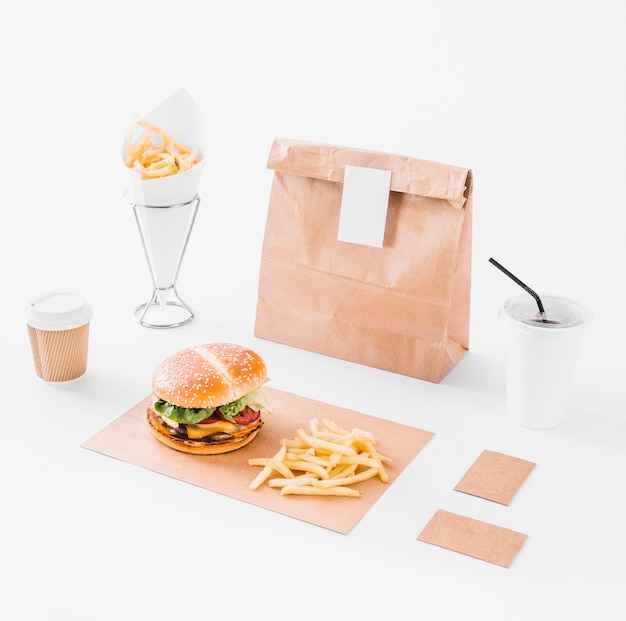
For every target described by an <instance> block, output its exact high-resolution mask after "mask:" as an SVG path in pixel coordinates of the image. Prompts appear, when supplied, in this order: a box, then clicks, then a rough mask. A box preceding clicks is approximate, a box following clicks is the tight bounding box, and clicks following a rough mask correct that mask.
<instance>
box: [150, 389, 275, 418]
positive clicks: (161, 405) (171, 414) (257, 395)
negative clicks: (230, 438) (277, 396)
mask: <svg viewBox="0 0 626 621" xmlns="http://www.w3.org/2000/svg"><path fill="white" fill-rule="evenodd" d="M248 405H249V406H250V407H252V408H253V409H256V410H258V409H261V408H265V409H266V410H268V411H271V408H270V405H269V404H268V403H267V400H266V399H265V395H264V394H263V391H262V390H261V389H260V388H257V389H256V390H253V391H252V392H249V393H248V394H246V395H243V397H239V399H236V400H235V401H231V402H230V403H226V404H225V405H220V406H219V407H217V408H183V407H179V406H177V405H173V404H171V403H168V402H167V401H163V400H162V399H157V400H156V401H155V402H154V409H155V410H156V411H157V412H159V414H162V415H163V416H166V417H167V418H169V419H170V420H173V421H176V422H177V423H183V424H186V425H193V424H195V423H199V422H200V421H201V420H204V419H205V418H209V416H211V415H212V414H214V413H215V410H219V412H220V414H221V415H222V416H223V417H224V418H225V419H226V420H228V421H230V422H234V421H233V417H234V416H237V414H239V412H241V410H243V409H244V408H245V407H246V406H248Z"/></svg>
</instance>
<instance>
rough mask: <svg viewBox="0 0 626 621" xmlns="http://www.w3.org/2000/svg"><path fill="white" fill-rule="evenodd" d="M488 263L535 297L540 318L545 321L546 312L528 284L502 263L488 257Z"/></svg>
mask: <svg viewBox="0 0 626 621" xmlns="http://www.w3.org/2000/svg"><path fill="white" fill-rule="evenodd" d="M489 263H492V264H493V265H495V266H496V267H497V268H498V269H499V270H500V271H501V272H504V273H505V274H506V275H507V276H508V277H509V278H510V279H511V280H513V281H515V282H516V283H517V284H518V285H519V286H520V287H521V288H522V289H524V291H526V292H528V293H530V295H532V296H533V298H535V302H537V306H538V307H539V313H540V315H541V319H542V320H543V321H547V320H546V317H545V314H546V313H545V311H544V309H543V304H542V303H541V299H540V298H539V296H538V295H537V294H536V293H535V292H534V291H533V290H532V289H531V288H530V287H529V286H528V285H526V284H525V283H523V282H522V281H521V280H520V279H519V278H518V277H517V276H515V275H513V274H511V272H509V270H507V269H506V267H503V266H502V265H500V264H499V263H498V262H497V261H496V260H495V259H489Z"/></svg>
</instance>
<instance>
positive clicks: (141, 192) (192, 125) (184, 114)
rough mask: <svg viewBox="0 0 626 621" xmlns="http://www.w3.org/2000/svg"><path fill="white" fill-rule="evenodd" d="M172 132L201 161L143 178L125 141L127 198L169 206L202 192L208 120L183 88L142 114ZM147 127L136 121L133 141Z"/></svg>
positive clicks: (158, 205)
mask: <svg viewBox="0 0 626 621" xmlns="http://www.w3.org/2000/svg"><path fill="white" fill-rule="evenodd" d="M142 119H143V120H146V121H150V122H152V123H154V124H156V125H158V126H159V127H161V128H162V129H163V130H165V131H166V132H168V133H169V134H170V136H172V138H173V139H174V140H175V141H176V142H179V143H181V144H184V145H185V146H187V147H189V148H190V149H195V150H197V151H198V153H199V154H200V161H199V162H198V163H197V164H195V165H194V166H192V167H191V168H190V169H189V170H186V171H184V172H182V173H179V174H176V175H169V176H167V177H162V178H157V179H142V178H141V174H140V173H138V172H137V171H136V170H133V169H132V168H129V167H128V166H126V164H125V162H124V146H125V140H124V141H123V143H122V149H121V159H122V166H123V167H124V171H125V176H126V184H127V195H126V197H127V199H128V200H129V201H130V202H132V203H135V204H139V205H150V206H152V207H167V206H169V205H178V204H181V203H187V202H189V201H190V200H192V199H193V198H194V197H195V196H196V194H198V188H199V187H200V181H201V179H202V173H203V171H204V161H205V160H204V144H205V136H204V124H203V120H202V113H201V112H200V109H199V108H198V106H197V105H196V103H195V102H194V100H193V99H192V98H191V97H190V95H189V94H188V93H187V91H186V90H185V89H183V88H181V89H179V90H177V91H176V92H175V93H174V94H172V95H171V96H170V97H168V98H167V99H166V100H165V101H163V102H161V103H160V104H159V105H158V106H157V107H156V108H154V110H152V111H151V112H150V113H148V114H147V115H145V116H144V117H142ZM145 131H147V130H146V128H144V127H142V126H140V125H137V124H136V123H134V127H133V133H132V138H131V140H132V143H133V144H135V143H136V142H137V140H138V139H139V138H140V137H141V136H142V135H143V134H144V133H145Z"/></svg>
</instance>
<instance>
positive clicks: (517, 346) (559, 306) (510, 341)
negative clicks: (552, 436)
mask: <svg viewBox="0 0 626 621" xmlns="http://www.w3.org/2000/svg"><path fill="white" fill-rule="evenodd" d="M539 297H540V299H541V301H542V303H543V307H544V310H545V313H544V315H543V317H542V316H541V315H540V313H539V312H538V307H537V303H536V301H535V300H534V298H532V297H531V296H529V295H527V294H522V295H518V296H515V297H512V298H510V299H508V300H506V301H505V302H504V304H503V305H502V306H501V307H500V311H499V318H500V320H501V321H502V322H503V324H504V325H505V326H506V332H507V362H506V399H507V412H508V416H509V418H510V419H511V420H513V421H514V422H516V423H518V424H519V425H523V426H525V427H530V428H533V429H550V428H553V427H556V426H558V425H559V424H560V423H561V422H562V420H563V418H564V415H565V408H566V406H567V400H568V397H569V394H570V390H571V383H572V379H573V376H574V370H575V367H576V361H577V358H578V351H579V346H580V341H581V338H582V335H583V333H584V331H585V328H586V327H587V325H588V324H589V321H590V319H591V314H590V312H589V310H588V309H587V308H586V307H585V306H584V305H583V304H580V303H579V302H576V301H574V300H571V299H568V298H564V297H560V296H555V295H540V296H539Z"/></svg>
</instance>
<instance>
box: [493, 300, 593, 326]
mask: <svg viewBox="0 0 626 621" xmlns="http://www.w3.org/2000/svg"><path fill="white" fill-rule="evenodd" d="M539 297H540V298H541V302H542V304H543V308H544V311H545V313H544V316H543V317H542V316H541V314H540V313H539V308H538V306H537V302H536V301H535V299H534V298H533V297H532V296H531V295H527V294H523V295H518V296H515V297H513V298H509V299H508V300H507V301H506V302H505V303H504V304H503V305H502V308H501V309H500V317H501V318H502V319H503V320H505V321H515V322H518V323H523V324H526V325H529V326H535V327H538V328H549V329H563V328H574V327H577V326H581V325H583V324H584V323H586V322H587V321H588V320H589V319H590V313H589V310H588V309H587V308H586V307H585V306H583V305H582V304H580V303H579V302H575V301H574V300H570V299H568V298H564V297H560V296H556V295H544V294H539Z"/></svg>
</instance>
